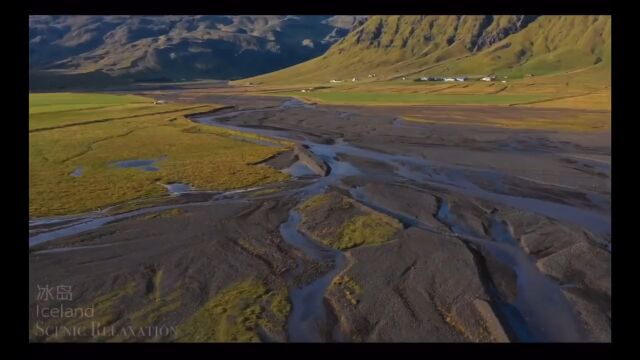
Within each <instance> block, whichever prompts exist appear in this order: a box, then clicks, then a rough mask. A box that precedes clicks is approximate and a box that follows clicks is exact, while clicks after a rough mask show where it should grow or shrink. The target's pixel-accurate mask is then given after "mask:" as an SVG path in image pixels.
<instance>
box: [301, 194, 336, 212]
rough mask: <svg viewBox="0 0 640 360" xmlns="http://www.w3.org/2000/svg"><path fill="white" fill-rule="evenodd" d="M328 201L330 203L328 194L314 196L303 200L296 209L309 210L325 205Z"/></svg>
mask: <svg viewBox="0 0 640 360" xmlns="http://www.w3.org/2000/svg"><path fill="white" fill-rule="evenodd" d="M330 201H331V194H329V193H327V194H320V195H315V196H312V197H310V198H308V199H307V200H305V201H304V202H303V203H302V204H300V205H299V206H298V208H299V209H300V210H311V209H314V208H317V207H319V206H321V205H323V204H327V203H329V202H330Z"/></svg>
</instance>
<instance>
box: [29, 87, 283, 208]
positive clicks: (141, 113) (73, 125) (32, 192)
mask: <svg viewBox="0 0 640 360" xmlns="http://www.w3.org/2000/svg"><path fill="white" fill-rule="evenodd" d="M48 99H49V100H48ZM216 108H219V106H215V105H193V104H190V105H181V104H162V105H153V102H152V99H146V98H144V97H139V96H129V95H125V96H115V95H103V94H72V93H65V94H31V95H30V118H29V128H30V132H29V214H30V216H31V217H40V216H51V215H63V214H73V213H81V212H86V211H91V210H95V209H100V208H105V207H108V206H110V205H115V204H120V203H123V202H127V201H130V200H134V199H144V198H150V197H158V196H163V195H166V194H167V190H166V189H165V188H164V187H163V186H162V185H160V183H165V184H166V183H172V182H181V183H188V184H191V185H192V186H194V187H195V188H198V189H210V190H230V189H236V188H242V187H247V186H255V185H258V184H265V183H270V182H276V181H281V180H284V179H286V177H287V175H285V174H283V173H281V172H279V171H277V170H275V169H272V168H270V167H267V166H264V165H256V163H259V162H261V161H262V160H265V159H267V158H269V157H271V156H273V155H275V154H277V153H278V152H280V151H283V149H284V148H285V147H286V146H288V145H287V144H286V143H281V145H282V146H279V147H268V146H263V145H258V144H255V143H252V142H251V140H252V139H256V138H257V136H254V135H246V134H243V133H240V132H234V131H230V130H226V129H219V128H214V127H210V126H205V125H199V124H195V123H193V122H191V121H189V120H187V119H186V116H188V115H190V114H194V113H200V112H206V111H212V110H215V109H216ZM96 120H97V122H96ZM136 159H147V160H148V159H158V161H157V162H156V164H155V165H156V166H157V167H158V169H159V170H158V171H144V170H141V169H136V168H120V167H117V166H114V165H113V163H114V162H116V161H123V160H136ZM76 169H81V175H80V176H71V174H72V173H73V172H74V170H76Z"/></svg>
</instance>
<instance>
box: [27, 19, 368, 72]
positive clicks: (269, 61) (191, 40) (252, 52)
mask: <svg viewBox="0 0 640 360" xmlns="http://www.w3.org/2000/svg"><path fill="white" fill-rule="evenodd" d="M362 18H363V17H361V16H333V17H331V16H285V15H282V16H30V17H29V69H30V73H31V75H32V78H34V81H35V80H37V77H38V76H40V77H43V76H44V77H46V76H49V77H51V76H66V77H67V78H69V77H73V76H74V75H75V76H76V77H78V78H82V79H86V78H91V79H101V80H104V81H109V78H111V77H117V78H126V79H133V80H177V79H183V78H184V79H193V78H213V79H234V78H241V77H247V76H252V75H256V74H261V73H265V72H270V71H274V70H277V69H281V68H284V67H287V66H290V65H293V64H297V63H300V62H302V61H305V60H308V59H311V58H314V57H316V56H319V55H321V54H323V53H324V52H325V51H326V50H327V49H328V48H329V46H330V45H331V44H333V43H335V42H336V41H338V40H340V39H341V38H342V37H343V36H345V35H346V34H347V33H348V32H349V30H350V28H351V27H352V26H354V25H355V24H358V21H361V20H362Z"/></svg>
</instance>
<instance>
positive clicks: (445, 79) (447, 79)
mask: <svg viewBox="0 0 640 360" xmlns="http://www.w3.org/2000/svg"><path fill="white" fill-rule="evenodd" d="M444 81H456V79H454V78H450V77H446V78H444Z"/></svg>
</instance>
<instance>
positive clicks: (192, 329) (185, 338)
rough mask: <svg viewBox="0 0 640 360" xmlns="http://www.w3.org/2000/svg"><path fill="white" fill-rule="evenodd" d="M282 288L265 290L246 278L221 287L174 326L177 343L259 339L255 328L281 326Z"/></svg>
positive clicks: (283, 309) (283, 310) (284, 295)
mask: <svg viewBox="0 0 640 360" xmlns="http://www.w3.org/2000/svg"><path fill="white" fill-rule="evenodd" d="M287 296H288V295H287V291H286V289H281V290H279V291H269V290H268V289H267V288H266V287H265V286H264V284H262V283H261V282H259V281H254V280H247V281H244V282H240V283H237V284H234V285H232V286H230V287H229V288H227V289H224V290H222V291H221V292H219V293H218V294H216V296H214V297H213V298H212V299H211V300H209V301H208V302H207V303H205V304H204V306H202V307H201V308H200V309H199V310H198V311H197V312H196V313H195V314H193V315H192V316H191V318H189V319H187V321H185V322H184V323H182V324H181V325H180V326H179V327H178V334H179V337H178V339H177V340H178V341H179V342H259V341H260V338H259V336H258V332H257V329H258V327H262V328H264V329H265V330H267V331H270V330H275V329H282V328H283V327H284V324H285V320H286V318H287V316H288V315H289V310H290V305H289V302H288V300H287Z"/></svg>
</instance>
